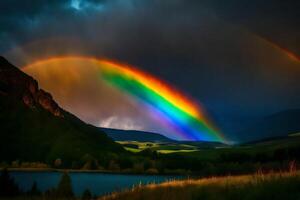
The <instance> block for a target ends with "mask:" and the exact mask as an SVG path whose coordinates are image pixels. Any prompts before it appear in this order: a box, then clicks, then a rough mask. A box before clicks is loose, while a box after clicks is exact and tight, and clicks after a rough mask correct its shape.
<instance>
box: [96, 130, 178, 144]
mask: <svg viewBox="0 0 300 200" xmlns="http://www.w3.org/2000/svg"><path fill="white" fill-rule="evenodd" d="M100 129H101V130H103V131H104V132H105V133H106V134H107V135H108V136H109V137H111V138H112V139H113V140H115V141H138V142H175V140H172V139H170V138H168V137H166V136H163V135H161V134H158V133H151V132H145V131H136V130H118V129H110V128H100Z"/></svg>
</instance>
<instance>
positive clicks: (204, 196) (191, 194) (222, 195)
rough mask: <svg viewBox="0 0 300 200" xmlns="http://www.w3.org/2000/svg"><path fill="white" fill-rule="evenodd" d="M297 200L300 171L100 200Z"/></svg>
mask: <svg viewBox="0 0 300 200" xmlns="http://www.w3.org/2000/svg"><path fill="white" fill-rule="evenodd" d="M116 199H122V200H123V199H124V200H148V199H149V200H156V199H157V200H159V199H164V200H189V199H191V200H198V199H199V200H252V199H253V200H298V199H300V172H295V171H291V172H288V173H287V172H286V173H269V174H263V173H261V172H258V173H256V174H254V175H245V176H227V177H218V178H217V177H211V178H206V179H199V180H192V179H190V180H183V181H169V182H165V183H162V184H149V185H146V186H140V185H139V186H136V187H134V188H132V189H130V190H126V191H123V192H120V193H112V194H111V195H108V196H104V197H102V198H99V200H116Z"/></svg>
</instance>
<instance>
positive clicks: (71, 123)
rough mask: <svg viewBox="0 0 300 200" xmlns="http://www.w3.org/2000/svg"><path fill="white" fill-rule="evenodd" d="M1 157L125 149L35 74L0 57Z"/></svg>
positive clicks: (47, 157) (74, 156) (68, 157)
mask: <svg viewBox="0 0 300 200" xmlns="http://www.w3.org/2000/svg"><path fill="white" fill-rule="evenodd" d="M0 138H1V139H0V158H1V160H0V161H12V160H25V161H49V162H50V161H53V160H54V159H57V158H60V159H62V160H63V161H72V160H80V159H81V158H82V157H84V156H86V155H89V156H92V157H95V158H99V157H100V155H103V154H106V153H107V152H114V153H118V152H125V150H124V149H123V147H122V146H121V145H119V144H117V143H115V142H114V141H113V140H112V139H111V138H109V137H107V135H106V134H105V133H104V132H103V131H101V130H100V129H99V128H97V127H94V126H92V125H89V124H86V123H84V122H83V121H81V120H80V119H78V118H77V117H76V116H74V115H72V114H70V113H68V112H67V111H65V110H63V109H62V108H61V107H59V105H58V104H57V103H56V102H55V101H54V100H53V98H52V96H51V94H49V93H47V92H46V91H44V90H42V89H40V88H39V86H38V83H37V81H36V80H34V79H33V78H32V77H30V76H28V75H26V74H25V73H23V72H22V71H20V70H19V69H18V68H17V67H15V66H13V65H11V64H10V63H9V62H8V61H7V60H5V59H4V58H3V57H0Z"/></svg>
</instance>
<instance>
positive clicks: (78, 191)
mask: <svg viewBox="0 0 300 200" xmlns="http://www.w3.org/2000/svg"><path fill="white" fill-rule="evenodd" d="M10 174H11V176H12V177H14V179H15V181H16V183H17V184H18V185H19V187H20V188H21V189H22V190H24V191H27V190H29V189H30V188H31V186H32V184H33V183H34V181H36V182H37V186H38V188H39V189H40V190H41V191H43V192H44V191H46V190H48V189H50V188H54V187H56V186H57V185H58V182H59V180H60V178H61V175H62V172H20V171H16V172H10ZM69 175H70V177H71V180H72V187H73V191H74V193H75V195H76V196H81V195H82V193H83V191H84V190H85V189H89V190H90V191H91V192H92V194H93V195H104V194H107V193H110V192H113V191H120V190H123V189H126V188H131V187H133V186H134V185H138V184H140V183H141V184H147V183H153V182H154V183H161V182H164V181H168V180H174V179H181V178H183V177H182V176H171V175H169V176H162V175H125V174H106V173H87V172H70V173H69Z"/></svg>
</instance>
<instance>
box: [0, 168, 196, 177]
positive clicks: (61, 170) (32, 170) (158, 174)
mask: <svg viewBox="0 0 300 200" xmlns="http://www.w3.org/2000/svg"><path fill="white" fill-rule="evenodd" d="M3 169H4V168H0V170H3ZM6 169H7V170H8V171H9V172H60V173H62V172H69V173H100V174H116V175H118V174H119V175H141V176H187V177H189V176H193V175H192V174H180V173H157V174H150V173H134V172H122V171H109V170H99V169H96V170H85V169H55V168H12V167H8V168H6Z"/></svg>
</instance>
